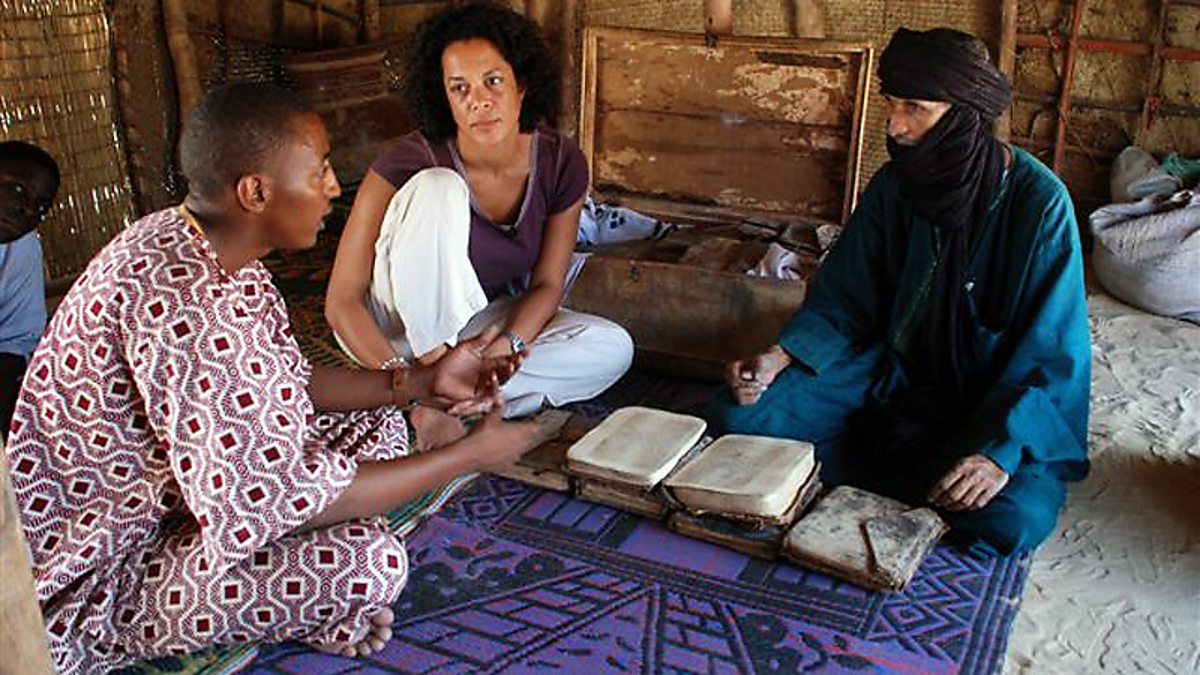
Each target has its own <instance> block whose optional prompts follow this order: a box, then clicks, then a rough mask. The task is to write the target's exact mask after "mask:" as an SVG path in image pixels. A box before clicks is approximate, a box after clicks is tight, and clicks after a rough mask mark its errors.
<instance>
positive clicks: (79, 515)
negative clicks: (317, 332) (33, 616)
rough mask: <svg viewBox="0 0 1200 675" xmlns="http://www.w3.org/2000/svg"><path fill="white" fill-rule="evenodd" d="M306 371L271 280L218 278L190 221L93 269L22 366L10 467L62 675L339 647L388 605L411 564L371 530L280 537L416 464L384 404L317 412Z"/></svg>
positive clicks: (172, 220)
mask: <svg viewBox="0 0 1200 675" xmlns="http://www.w3.org/2000/svg"><path fill="white" fill-rule="evenodd" d="M310 372H311V366H310V365H309V363H308V361H307V360H306V359H305V358H304V356H303V354H302V353H301V351H300V348H299V346H298V345H297V343H296V340H295V338H294V337H293V335H292V332H291V327H290V324H289V321H288V315H287V312H286V309H285V307H284V302H283V299H282V297H281V296H280V294H279V293H278V291H277V290H276V289H275V287H274V286H273V285H272V282H271V275H270V273H269V272H268V271H267V270H266V268H264V267H263V266H262V265H261V264H259V263H258V262H252V263H250V264H248V265H246V266H245V267H243V268H241V269H239V270H237V271H235V272H232V273H229V272H226V271H225V270H223V269H222V268H221V266H220V264H219V262H218V260H217V258H216V253H215V251H214V250H213V249H212V247H211V245H209V242H208V240H207V239H206V238H204V237H203V236H202V235H200V234H199V233H198V232H197V231H195V230H194V229H193V228H191V227H189V225H188V222H187V221H186V219H185V218H184V216H183V214H181V212H180V211H178V210H175V209H171V210H166V211H161V212H158V213H155V214H151V215H149V216H147V217H145V218H143V219H141V220H139V221H138V222H136V223H134V224H132V225H130V226H129V227H128V228H127V229H126V230H125V231H124V232H122V233H121V234H120V235H118V236H117V237H116V238H115V239H114V240H113V241H112V242H110V243H109V245H107V246H106V247H105V248H104V250H103V251H102V252H101V253H100V254H99V255H97V256H96V258H95V259H93V261H92V262H91V263H90V264H89V265H88V268H87V269H86V271H85V272H84V273H83V274H82V275H81V276H80V278H79V279H78V281H77V282H76V283H75V285H74V286H73V287H72V289H71V291H70V292H69V293H68V294H67V296H66V297H65V298H64V300H63V302H62V304H61V305H60V306H59V308H58V310H57V311H56V313H55V316H54V319H53V321H52V322H51V324H50V325H49V327H48V328H47V331H46V335H45V337H44V338H43V340H42V342H41V344H40V346H39V347H38V349H37V351H36V352H35V354H34V356H33V358H32V360H31V361H30V364H29V368H28V376H27V378H26V380H25V384H24V387H23V389H22V392H21V398H20V401H19V402H18V405H17V409H16V412H15V416H14V420H13V425H12V427H11V435H10V437H9V441H10V443H9V445H8V447H7V449H6V452H7V458H8V462H9V466H11V467H12V479H13V487H14V492H15V494H16V498H17V502H18V504H19V505H20V507H21V511H22V515H23V521H24V522H23V524H24V527H25V535H26V539H27V541H28V542H29V545H30V548H31V552H32V554H33V568H34V574H35V582H36V587H37V593H38V596H39V599H40V600H41V601H42V604H43V612H44V614H45V617H46V622H47V628H48V630H49V637H50V642H51V650H52V651H53V653H54V655H55V659H56V661H57V663H58V667H59V670H60V672H67V673H69V672H89V673H90V672H102V671H103V670H105V669H106V668H108V667H111V666H115V665H119V664H121V663H123V662H125V661H127V660H129V658H130V655H138V656H141V657H153V656H158V655H163V654H174V653H181V652H186V651H193V650H196V649H198V648H201V647H204V646H207V645H209V644H213V643H225V644H228V643H231V642H245V641H251V640H259V639H266V640H280V639H288V638H299V637H305V638H306V639H309V640H314V641H321V640H336V639H345V638H346V637H349V634H350V632H351V631H355V630H357V629H358V628H359V627H365V626H366V622H365V618H366V616H367V615H368V614H369V613H371V612H374V611H376V610H377V609H378V608H379V607H381V606H382V605H385V604H387V603H389V602H390V601H391V600H392V599H394V598H395V597H396V595H397V594H398V593H399V589H400V588H401V587H402V586H403V584H404V581H405V577H406V574H407V561H406V559H405V556H404V551H403V549H402V548H401V546H400V543H399V541H398V540H397V539H396V538H395V537H394V535H392V534H391V532H390V531H388V529H387V525H386V523H385V522H384V520H383V519H381V518H378V519H374V520H373V521H370V522H365V521H364V522H350V523H344V524H342V525H339V526H337V527H333V528H326V529H323V530H320V531H315V532H309V533H301V534H294V533H293V532H292V531H293V530H294V529H295V528H296V527H297V526H299V525H301V524H302V523H304V522H306V521H307V520H309V519H310V518H311V517H312V516H313V515H314V514H316V513H319V512H320V511H322V510H323V509H324V508H325V507H327V506H328V505H329V504H330V503H331V502H333V501H334V500H335V499H336V498H337V497H338V496H339V495H340V494H341V492H342V490H344V489H345V487H346V485H348V484H349V482H350V480H351V478H352V477H353V475H354V471H355V465H356V461H357V460H359V459H386V458H390V457H398V456H402V455H404V454H405V453H407V449H408V446H407V428H406V425H405V422H404V418H403V416H402V415H401V414H400V412H399V411H397V410H395V409H394V408H391V407H390V406H389V407H388V408H383V409H379V410H367V411H357V412H354V413H349V414H332V413H321V414H317V413H316V412H315V410H314V408H313V405H312V403H311V401H310V400H309V398H308V395H307V392H306V387H307V382H308V379H309V374H310ZM381 603H382V604H381Z"/></svg>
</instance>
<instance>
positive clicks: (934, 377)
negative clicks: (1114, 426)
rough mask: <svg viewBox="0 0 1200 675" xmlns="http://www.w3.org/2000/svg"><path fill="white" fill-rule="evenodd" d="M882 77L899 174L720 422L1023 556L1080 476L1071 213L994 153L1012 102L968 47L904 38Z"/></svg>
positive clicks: (878, 180) (739, 373)
mask: <svg viewBox="0 0 1200 675" xmlns="http://www.w3.org/2000/svg"><path fill="white" fill-rule="evenodd" d="M879 78H880V82H881V88H882V90H883V95H884V102H885V103H886V105H887V107H888V121H887V134H888V151H889V153H890V154H891V157H892V159H891V161H890V162H888V163H887V164H886V165H884V166H883V168H881V169H880V170H879V172H878V173H876V174H875V176H874V177H873V178H872V180H871V183H870V185H868V186H867V189H866V191H865V192H864V193H863V196H862V199H861V200H860V201H859V204H858V208H857V209H855V212H854V214H853V215H852V216H851V218H850V222H849V223H848V224H847V225H846V228H845V231H844V232H843V234H842V236H841V237H840V239H839V240H838V242H837V244H836V245H835V246H834V248H833V250H832V251H831V252H830V253H829V256H828V257H827V258H826V260H825V262H824V263H823V265H822V267H821V270H820V272H819V274H818V277H817V279H816V280H815V283H814V284H813V286H812V288H811V289H810V293H809V296H808V297H807V298H806V300H805V303H804V306H803V307H802V308H801V309H800V311H799V312H798V313H797V314H796V315H795V316H794V317H793V318H792V320H791V321H790V323H789V324H788V325H787V327H786V328H785V329H784V332H783V335H782V336H780V338H779V342H778V343H777V344H776V345H774V346H773V347H772V348H770V349H769V350H767V351H766V352H765V353H763V354H760V355H758V356H755V357H754V358H751V359H747V360H745V361H737V362H734V363H732V364H730V366H729V368H728V371H727V382H728V384H729V389H728V390H726V391H725V392H724V393H723V394H722V395H721V397H720V398H719V399H718V400H717V401H716V402H715V405H714V411H713V413H714V424H715V425H716V426H717V427H718V428H720V429H723V430H724V431H727V432H734V433H752V434H754V433H756V434H764V435H774V436H785V437H792V438H800V439H804V440H809V441H812V442H813V443H815V445H816V450H817V457H818V458H819V459H820V460H821V462H822V463H823V466H822V477H823V479H824V480H825V481H826V482H827V483H830V484H839V483H850V484H854V485H858V486H859V487H864V488H867V489H870V490H873V491H876V492H880V493H883V494H887V495H891V496H893V497H897V498H899V499H901V500H904V501H907V502H909V503H912V504H926V503H927V504H930V505H932V506H934V507H936V508H937V509H939V511H940V512H941V513H942V515H943V516H944V517H945V518H946V519H947V520H948V521H949V523H950V524H951V527H952V528H953V529H955V530H956V531H957V533H958V534H959V535H960V536H961V537H962V539H963V540H964V541H965V542H968V543H969V544H970V545H972V546H974V545H978V546H979V547H980V548H990V549H995V550H998V551H1000V552H1003V553H1007V552H1010V551H1014V550H1020V549H1029V548H1033V547H1035V546H1037V545H1038V544H1039V543H1041V542H1042V541H1043V540H1044V539H1045V538H1046V537H1047V536H1049V534H1050V532H1051V531H1052V530H1053V529H1054V525H1055V521H1056V519H1057V517H1058V511H1059V509H1060V508H1061V506H1062V504H1063V502H1064V500H1065V497H1066V489H1065V487H1064V485H1063V482H1064V481H1074V480H1080V479H1082V478H1083V477H1084V476H1085V475H1086V474H1087V471H1088V459H1087V419H1088V395H1089V387H1090V385H1091V381H1090V370H1091V344H1090V343H1091V340H1090V335H1089V333H1088V323H1087V304H1086V301H1085V297H1084V289H1083V260H1082V255H1081V253H1080V245H1079V232H1078V228H1077V226H1076V223H1075V211H1074V207H1073V205H1072V203H1071V198H1070V195H1068V194H1067V190H1066V188H1065V187H1064V186H1063V184H1062V182H1061V181H1059V180H1058V178H1057V177H1055V176H1054V174H1053V173H1051V172H1050V170H1049V169H1047V168H1046V167H1045V166H1044V165H1043V164H1042V163H1041V162H1039V161H1037V160H1036V159H1035V158H1034V157H1033V156H1032V155H1029V154H1028V153H1026V152H1024V151H1022V150H1020V149H1019V148H1015V147H1012V146H1009V145H1006V144H1003V143H1001V142H1000V141H998V140H997V139H996V138H995V137H994V136H993V135H992V124H993V122H994V121H995V120H996V118H997V117H998V116H999V115H1000V114H1001V113H1002V112H1003V111H1004V110H1005V109H1006V108H1007V107H1008V102H1009V98H1010V89H1009V84H1008V82H1007V80H1005V78H1004V76H1003V75H1001V74H1000V72H999V71H998V70H997V69H996V67H995V66H994V65H992V64H991V63H990V61H989V60H988V54H987V49H986V47H984V46H983V44H982V43H981V42H980V41H979V40H977V39H975V38H973V37H972V36H970V35H967V34H965V33H962V32H959V31H956V30H951V29H945V28H939V29H933V30H930V31H924V32H919V31H911V30H908V29H904V28H902V29H900V30H898V31H897V32H896V34H895V35H894V36H893V37H892V40H891V42H890V44H889V45H888V47H887V49H885V50H884V52H883V54H882V55H881V57H880V61H879Z"/></svg>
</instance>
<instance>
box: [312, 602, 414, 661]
mask: <svg viewBox="0 0 1200 675" xmlns="http://www.w3.org/2000/svg"><path fill="white" fill-rule="evenodd" d="M395 619H396V615H395V614H393V613H392V609H391V608H390V607H384V608H383V609H381V610H379V611H378V612H375V614H374V615H373V616H372V617H371V622H370V625H368V626H367V630H366V632H365V633H363V635H362V637H360V638H359V639H358V640H350V641H348V642H330V643H328V644H323V645H313V646H312V647H313V649H316V650H317V651H319V652H325V653H326V654H336V655H337V656H346V657H351V658H352V657H355V656H370V655H371V654H374V653H375V652H377V651H379V650H380V649H383V647H384V645H386V644H387V641H388V640H391V639H392V621H394V620H395Z"/></svg>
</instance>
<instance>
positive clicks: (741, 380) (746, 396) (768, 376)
mask: <svg viewBox="0 0 1200 675" xmlns="http://www.w3.org/2000/svg"><path fill="white" fill-rule="evenodd" d="M791 364H792V357H791V356H790V355H789V354H788V353H787V352H785V351H783V347H780V346H779V345H774V346H772V347H771V348H770V349H768V350H767V351H765V352H763V353H761V354H759V355H757V356H755V357H753V358H749V359H746V360H745V361H734V362H733V363H730V364H729V365H727V366H726V367H725V381H726V382H727V383H729V389H730V390H731V391H732V392H733V400H735V401H737V402H738V405H750V404H752V403H754V402H756V401H758V397H759V396H762V393H763V392H764V391H766V390H767V387H769V386H771V383H772V382H774V381H775V378H776V377H778V376H779V373H781V372H783V369H784V368H787V367H788V366H790V365H791Z"/></svg>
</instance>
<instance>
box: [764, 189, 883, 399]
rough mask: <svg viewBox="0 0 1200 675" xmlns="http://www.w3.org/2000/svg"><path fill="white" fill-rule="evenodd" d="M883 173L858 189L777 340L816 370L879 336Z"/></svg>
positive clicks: (881, 280)
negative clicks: (855, 199) (834, 239)
mask: <svg viewBox="0 0 1200 675" xmlns="http://www.w3.org/2000/svg"><path fill="white" fill-rule="evenodd" d="M888 175H889V174H888V172H887V171H886V170H885V171H879V172H877V173H876V174H875V177H874V178H873V179H872V180H871V182H870V184H869V185H868V186H867V189H866V190H865V191H864V192H863V195H862V198H861V200H860V201H859V204H858V207H857V208H856V209H855V210H854V214H853V215H852V216H851V217H850V222H849V223H847V224H846V227H845V228H844V229H843V230H842V234H841V236H840V237H839V238H838V241H837V243H836V244H834V246H833V249H832V250H830V252H829V255H828V256H826V258H825V261H824V262H823V263H822V264H821V269H820V271H819V272H818V274H817V278H816V279H815V280H814V281H813V283H812V285H811V286H810V287H809V291H808V296H807V297H806V298H805V300H804V305H803V306H802V307H801V308H800V311H798V312H797V313H796V314H795V316H793V317H792V318H791V320H790V321H789V322H788V324H787V326H786V327H785V328H784V330H783V335H782V336H781V337H780V339H779V344H780V346H781V347H783V349H784V351H786V352H787V353H788V354H790V355H791V356H792V358H793V359H795V360H796V361H797V362H798V363H799V365H801V366H802V367H803V368H806V369H807V370H809V371H810V372H811V373H813V374H817V375H819V374H821V373H822V372H823V371H824V370H825V369H826V368H828V367H829V366H830V365H831V364H833V363H836V362H837V361H838V360H839V359H841V358H842V357H844V356H846V355H847V353H848V352H850V351H851V350H852V349H853V348H854V347H855V346H858V345H861V344H865V343H866V341H867V340H868V339H869V336H870V335H872V334H876V335H877V334H878V326H879V323H880V320H881V314H882V309H881V304H882V298H883V293H882V292H881V289H880V287H879V284H881V283H884V281H885V279H884V277H885V275H884V274H882V273H881V270H884V269H887V265H886V261H885V260H884V256H885V247H884V241H883V227H884V219H885V212H884V209H883V203H884V200H885V199H886V198H887V195H886V194H885V192H886V190H887V185H886V183H887V181H888V180H889V179H888Z"/></svg>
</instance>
